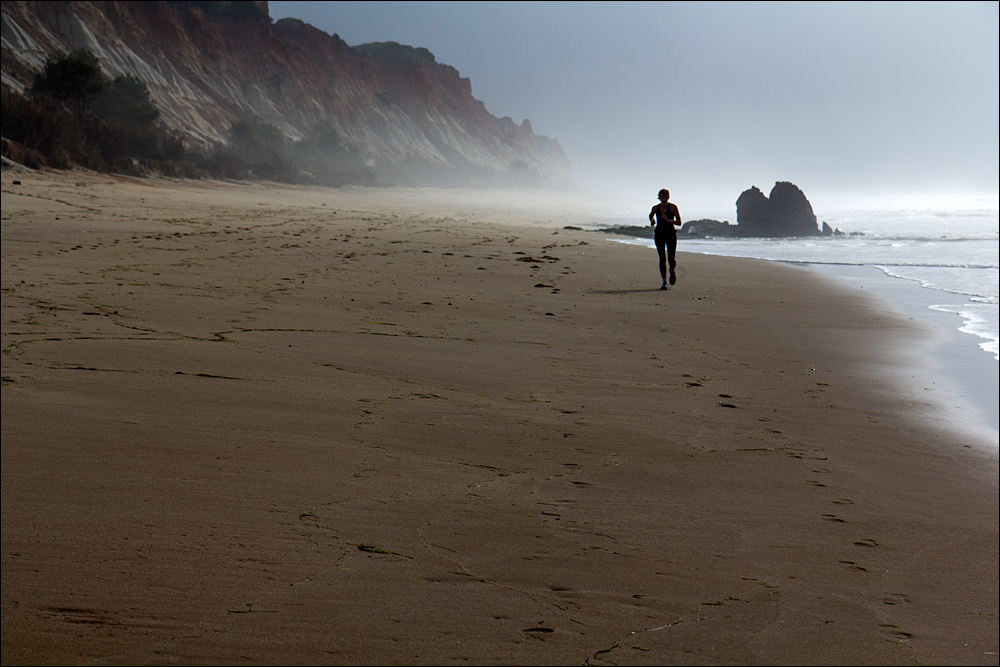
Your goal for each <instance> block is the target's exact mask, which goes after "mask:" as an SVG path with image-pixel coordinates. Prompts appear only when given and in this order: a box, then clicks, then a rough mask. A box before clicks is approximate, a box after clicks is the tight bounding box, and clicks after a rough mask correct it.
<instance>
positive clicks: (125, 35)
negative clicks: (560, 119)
mask: <svg viewBox="0 0 1000 667" xmlns="http://www.w3.org/2000/svg"><path fill="white" fill-rule="evenodd" d="M2 28H3V29H2V56H3V57H2V81H3V85H4V86H5V87H8V88H11V89H14V90H17V91H21V90H24V89H25V88H26V87H29V86H30V85H31V84H32V81H33V79H34V75H35V74H36V73H37V72H39V71H41V70H42V68H43V67H44V66H45V62H46V58H47V57H48V56H50V55H53V54H54V53H56V52H58V51H62V52H66V53H68V52H71V51H74V50H76V49H87V50H89V51H91V52H92V53H94V54H95V55H96V56H97V57H98V59H99V60H100V63H101V67H102V69H103V70H104V73H105V75H106V76H108V77H109V78H115V77H118V76H123V75H126V74H129V75H132V76H135V77H137V78H139V79H140V80H141V81H143V82H144V83H145V84H146V85H147V87H148V89H149V91H150V95H151V97H152V99H153V101H154V102H155V104H156V106H157V108H158V109H159V110H160V112H161V119H162V120H163V121H164V122H165V123H166V124H167V126H168V127H170V128H171V129H172V130H174V131H176V132H178V133H180V134H181V135H182V136H183V138H184V140H185V141H186V143H187V144H188V146H189V150H190V151H195V152H197V151H199V150H200V151H205V152H208V151H211V150H212V148H213V146H215V145H217V144H222V143H225V142H227V141H228V139H229V137H228V130H229V128H230V127H231V126H232V125H233V123H235V122H238V121H248V120H256V119H259V120H261V121H263V122H266V123H270V124H272V125H274V126H275V127H277V128H278V129H279V130H280V131H281V132H282V133H283V134H284V135H285V136H286V137H288V138H289V139H291V140H299V139H302V138H304V137H307V136H309V135H310V133H311V132H313V131H314V129H315V128H317V127H330V128H332V129H333V130H335V131H336V132H337V134H338V135H339V136H340V137H342V138H343V139H344V140H345V141H346V142H347V143H349V144H350V145H351V146H353V147H354V148H355V149H356V150H358V151H360V152H361V153H362V154H363V156H364V159H365V160H366V162H367V163H368V165H369V166H370V167H371V169H372V170H373V171H374V172H375V174H376V175H377V176H378V179H379V182H381V183H385V184H408V185H421V184H438V185H442V184H447V185H470V184H471V185H476V184H480V185H492V184H515V185H524V184H532V185H556V186H558V185H564V184H568V183H569V182H570V180H571V172H570V165H569V161H568V159H567V158H566V154H565V153H564V152H563V149H562V147H561V146H560V145H559V142H558V141H557V140H555V139H551V138H548V137H545V136H541V135H536V134H535V133H534V131H533V129H532V127H531V124H530V123H529V122H528V121H527V120H525V121H524V122H522V123H521V124H517V123H515V122H514V121H513V120H512V119H511V118H508V117H504V118H497V117H495V116H493V115H492V114H491V113H490V112H489V111H487V109H486V107H485V105H484V104H483V103H482V102H481V101H479V100H477V99H475V98H474V97H473V96H472V84H471V82H470V81H469V79H467V78H463V77H461V76H460V75H459V72H458V70H456V69H455V68H453V67H450V66H448V65H445V64H442V63H438V62H437V61H436V59H435V57H434V55H433V54H431V53H430V52H429V51H427V49H422V48H413V47H409V46H405V45H400V44H395V43H393V42H386V43H382V44H374V45H365V46H363V47H355V48H352V47H351V46H349V45H348V44H347V43H346V42H344V40H342V39H341V38H340V37H339V36H338V35H336V34H334V35H329V34H327V33H325V32H323V31H321V30H319V29H317V28H315V27H313V26H311V25H309V24H307V23H304V22H302V21H298V20H295V19H281V20H279V21H277V22H274V21H272V19H271V17H270V16H269V14H268V6H267V2H4V3H3V5H2Z"/></svg>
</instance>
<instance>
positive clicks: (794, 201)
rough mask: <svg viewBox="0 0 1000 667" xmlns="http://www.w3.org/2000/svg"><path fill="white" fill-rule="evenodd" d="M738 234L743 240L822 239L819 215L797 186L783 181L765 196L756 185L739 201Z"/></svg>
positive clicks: (737, 201)
mask: <svg viewBox="0 0 1000 667" xmlns="http://www.w3.org/2000/svg"><path fill="white" fill-rule="evenodd" d="M736 222H737V235H738V236H742V237H777V236H819V235H820V234H821V232H820V229H819V227H818V226H817V223H816V214H815V213H813V210H812V205H811V204H810V203H809V200H808V199H806V196H805V195H804V194H803V193H802V190H800V189H799V188H798V187H797V186H796V185H794V184H792V183H789V182H787V181H779V182H777V183H775V184H774V187H773V188H772V189H771V195H770V196H769V197H765V196H764V193H763V192H761V191H760V190H759V189H758V188H757V187H756V186H754V187H751V188H750V189H749V190H745V191H744V192H743V194H741V195H740V196H739V198H738V199H737V200H736Z"/></svg>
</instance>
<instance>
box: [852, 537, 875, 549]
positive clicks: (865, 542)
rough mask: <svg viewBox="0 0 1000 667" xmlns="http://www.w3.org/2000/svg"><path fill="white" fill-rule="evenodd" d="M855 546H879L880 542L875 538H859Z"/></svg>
mask: <svg viewBox="0 0 1000 667" xmlns="http://www.w3.org/2000/svg"><path fill="white" fill-rule="evenodd" d="M854 546H858V547H877V546H878V542H876V541H875V540H867V539H866V540H858V541H857V542H855V543H854Z"/></svg>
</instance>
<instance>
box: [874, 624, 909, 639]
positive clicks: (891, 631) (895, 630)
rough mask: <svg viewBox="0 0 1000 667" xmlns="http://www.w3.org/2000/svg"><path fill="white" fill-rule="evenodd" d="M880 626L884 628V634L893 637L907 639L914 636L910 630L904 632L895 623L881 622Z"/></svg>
mask: <svg viewBox="0 0 1000 667" xmlns="http://www.w3.org/2000/svg"><path fill="white" fill-rule="evenodd" d="M878 627H880V628H881V629H882V632H883V633H884V634H887V635H889V636H890V637H892V638H893V639H898V640H907V639H912V638H913V635H911V634H910V633H909V632H903V631H902V630H900V629H899V627H898V626H895V625H889V624H887V623H881V624H879V626H878Z"/></svg>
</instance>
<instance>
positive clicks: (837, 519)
mask: <svg viewBox="0 0 1000 667" xmlns="http://www.w3.org/2000/svg"><path fill="white" fill-rule="evenodd" d="M821 516H822V517H823V520H824V521H832V522H833V523H847V521H845V520H844V519H841V518H840V517H839V516H837V515H836V514H823V515H821Z"/></svg>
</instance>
